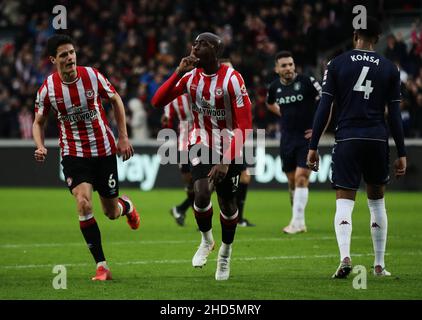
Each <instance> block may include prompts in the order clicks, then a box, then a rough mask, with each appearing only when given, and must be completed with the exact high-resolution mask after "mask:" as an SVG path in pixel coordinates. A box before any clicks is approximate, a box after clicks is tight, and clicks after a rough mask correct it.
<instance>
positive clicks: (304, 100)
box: [267, 51, 321, 234]
mask: <svg viewBox="0 0 422 320" xmlns="http://www.w3.org/2000/svg"><path fill="white" fill-rule="evenodd" d="M275 71H276V73H277V74H278V75H279V79H276V80H274V81H273V82H272V83H271V85H270V87H269V89H268V96H267V106H268V109H269V110H270V111H271V112H273V113H275V114H276V115H278V116H279V117H280V130H281V137H280V156H281V159H282V161H283V168H282V169H283V171H284V173H285V174H286V176H287V179H288V186H289V192H290V201H291V204H292V218H291V220H290V223H289V224H288V225H287V226H286V227H284V228H283V232H284V233H288V234H295V233H300V232H306V230H307V229H306V224H305V209H306V204H307V202H308V194H309V189H308V186H309V175H310V174H311V170H310V169H309V168H308V166H307V165H306V155H307V153H308V145H309V139H310V137H311V136H312V120H313V117H314V114H315V109H316V107H317V105H318V101H319V98H320V94H321V86H320V85H319V83H318V82H317V81H316V80H315V79H314V78H313V77H308V76H305V75H302V74H297V73H296V68H295V63H294V59H293V56H292V54H291V53H290V52H289V51H281V52H279V53H278V54H277V55H276V57H275Z"/></svg>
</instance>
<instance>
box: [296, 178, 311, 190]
mask: <svg viewBox="0 0 422 320" xmlns="http://www.w3.org/2000/svg"><path fill="white" fill-rule="evenodd" d="M295 180H296V187H300V188H306V187H307V186H308V184H309V180H308V178H307V177H306V176H298V177H296V179H295Z"/></svg>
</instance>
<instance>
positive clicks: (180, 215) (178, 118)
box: [161, 93, 195, 226]
mask: <svg viewBox="0 0 422 320" xmlns="http://www.w3.org/2000/svg"><path fill="white" fill-rule="evenodd" d="M161 122H162V126H163V127H164V128H171V129H174V128H175V125H176V124H178V141H177V145H178V149H179V152H187V151H188V138H189V133H190V132H191V131H192V130H193V117H192V111H191V109H190V101H189V97H188V94H187V93H185V94H183V95H181V96H179V97H177V98H176V99H174V100H173V101H171V102H170V103H169V104H167V105H166V106H165V107H164V115H163V117H162V119H161ZM179 169H180V173H181V175H182V181H183V184H184V185H185V191H186V195H187V197H186V199H185V200H184V201H183V202H182V203H181V204H179V205H176V206H174V207H173V208H171V209H170V214H171V215H172V217H173V218H174V219H175V221H176V223H177V224H178V225H179V226H184V225H185V218H186V211H187V210H188V209H189V207H192V206H193V201H194V198H195V195H194V192H193V181H192V174H191V172H190V168H189V164H188V163H180V164H179Z"/></svg>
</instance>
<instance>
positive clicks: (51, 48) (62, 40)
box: [47, 34, 75, 57]
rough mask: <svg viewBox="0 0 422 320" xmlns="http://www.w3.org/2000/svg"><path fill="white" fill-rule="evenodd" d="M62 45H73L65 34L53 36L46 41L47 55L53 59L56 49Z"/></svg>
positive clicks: (71, 40)
mask: <svg viewBox="0 0 422 320" xmlns="http://www.w3.org/2000/svg"><path fill="white" fill-rule="evenodd" d="M63 44H71V45H73V46H74V45H75V43H74V42H73V39H72V38H71V37H69V36H68V35H65V34H55V35H53V36H51V37H50V38H48V40H47V53H48V55H49V56H52V57H55V56H56V55H57V48H58V47H60V46H61V45H63Z"/></svg>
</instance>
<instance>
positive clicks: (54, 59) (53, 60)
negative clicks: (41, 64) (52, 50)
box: [49, 56, 56, 64]
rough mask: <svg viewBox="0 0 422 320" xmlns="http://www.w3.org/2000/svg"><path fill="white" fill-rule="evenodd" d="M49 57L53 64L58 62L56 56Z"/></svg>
mask: <svg viewBox="0 0 422 320" xmlns="http://www.w3.org/2000/svg"><path fill="white" fill-rule="evenodd" d="M49 59H50V62H51V63H52V64H56V57H53V56H49Z"/></svg>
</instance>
